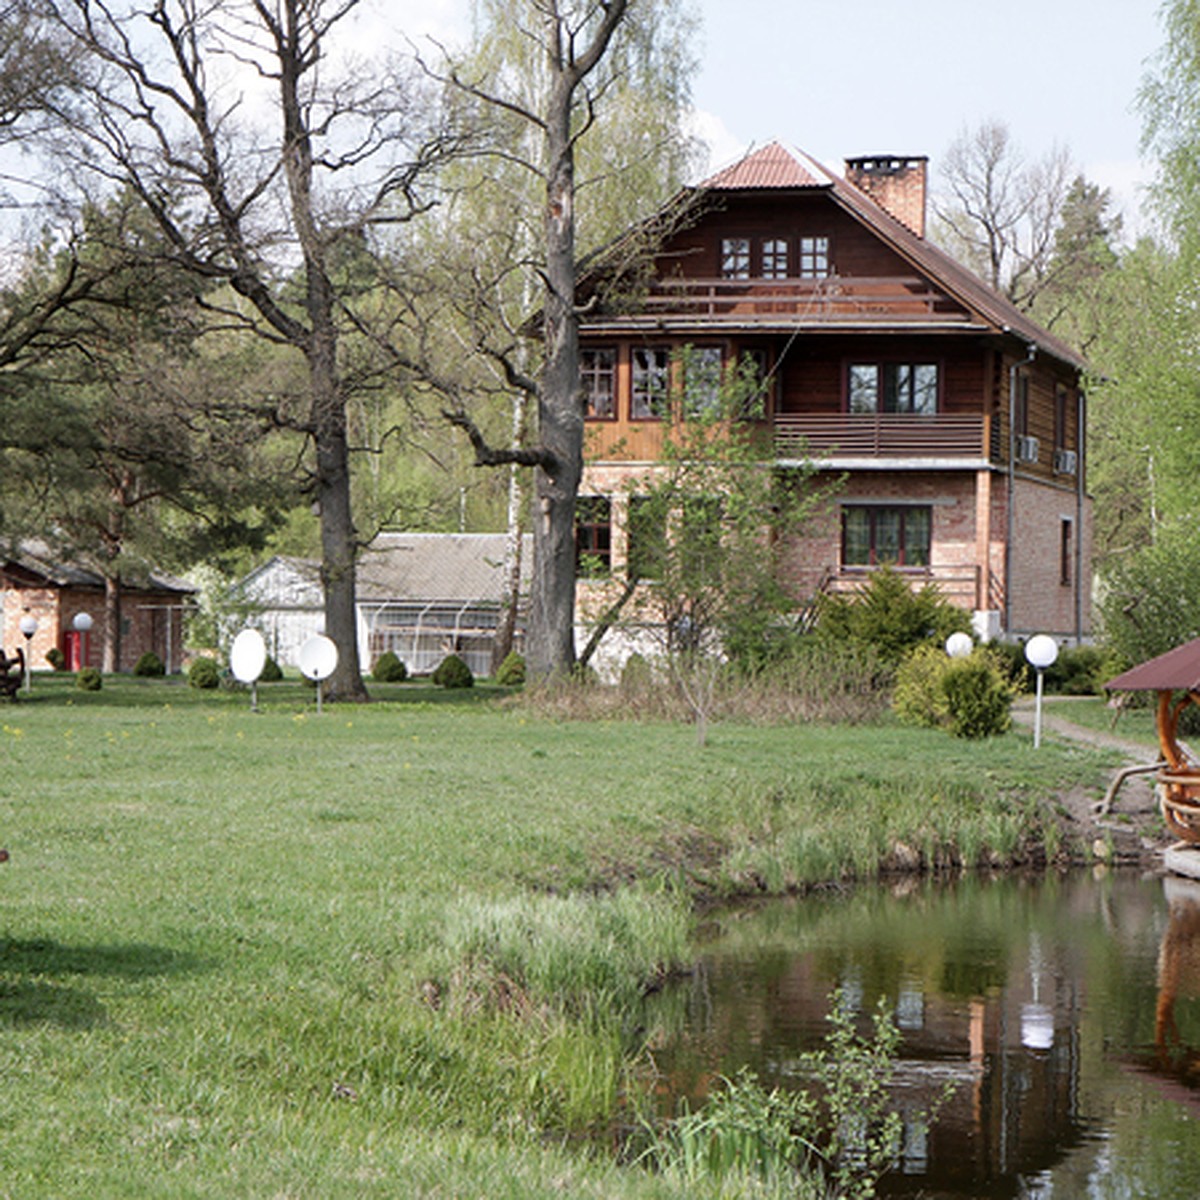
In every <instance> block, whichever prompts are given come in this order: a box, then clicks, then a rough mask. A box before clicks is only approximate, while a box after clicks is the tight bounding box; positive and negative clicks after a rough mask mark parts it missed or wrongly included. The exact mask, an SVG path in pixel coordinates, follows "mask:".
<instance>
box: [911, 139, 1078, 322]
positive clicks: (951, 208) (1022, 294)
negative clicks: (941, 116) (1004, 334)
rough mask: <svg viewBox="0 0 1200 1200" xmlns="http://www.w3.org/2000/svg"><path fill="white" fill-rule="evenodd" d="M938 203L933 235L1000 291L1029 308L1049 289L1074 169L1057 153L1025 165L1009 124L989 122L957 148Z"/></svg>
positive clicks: (948, 163) (952, 150) (945, 169)
mask: <svg viewBox="0 0 1200 1200" xmlns="http://www.w3.org/2000/svg"><path fill="white" fill-rule="evenodd" d="M941 175H942V179H943V181H944V183H945V188H946V194H945V195H943V196H942V197H941V198H940V199H939V198H936V197H935V201H934V213H935V217H936V221H935V230H934V235H935V237H936V239H937V240H938V241H941V242H942V243H943V244H945V245H946V247H947V249H948V250H950V251H951V252H952V253H954V254H955V255H956V256H957V257H959V258H960V259H961V260H962V261H964V262H965V263H967V265H968V266H970V267H971V268H972V269H974V270H975V271H976V273H977V274H979V275H980V276H981V277H982V278H983V279H984V280H986V281H987V282H988V283H989V284H991V286H992V287H993V288H995V289H996V291H998V292H1001V293H1003V294H1004V295H1005V296H1007V297H1008V298H1009V299H1010V300H1011V301H1012V302H1013V303H1014V304H1016V305H1018V306H1019V307H1021V308H1029V307H1031V306H1032V305H1033V303H1034V301H1035V300H1036V299H1037V296H1038V294H1039V292H1040V291H1041V290H1042V289H1043V287H1045V285H1046V283H1047V281H1048V279H1049V277H1050V274H1051V267H1052V263H1053V260H1054V255H1055V249H1056V246H1055V236H1056V233H1057V231H1058V228H1059V224H1060V222H1061V219H1062V212H1063V205H1064V203H1065V202H1066V199H1067V194H1068V191H1069V188H1070V184H1071V181H1072V179H1073V178H1074V170H1073V168H1072V165H1071V157H1070V154H1069V153H1068V152H1067V151H1066V150H1065V149H1064V148H1062V147H1054V148H1053V149H1051V150H1050V151H1049V152H1047V153H1046V154H1045V155H1044V156H1043V157H1042V158H1040V159H1038V160H1037V161H1035V162H1027V161H1026V159H1025V158H1024V156H1023V155H1022V154H1021V152H1020V150H1019V149H1018V148H1017V147H1016V146H1015V145H1014V144H1013V142H1012V137H1011V135H1010V133H1009V130H1008V126H1007V125H1005V124H1004V123H1003V122H1001V121H995V120H993V121H985V122H984V123H983V124H982V125H980V126H979V127H978V128H977V129H974V130H966V129H964V130H963V131H962V133H960V134H959V135H958V137H957V138H956V139H955V140H954V142H953V143H951V145H950V148H949V150H948V151H947V152H946V157H945V160H944V162H943V163H942V168H941Z"/></svg>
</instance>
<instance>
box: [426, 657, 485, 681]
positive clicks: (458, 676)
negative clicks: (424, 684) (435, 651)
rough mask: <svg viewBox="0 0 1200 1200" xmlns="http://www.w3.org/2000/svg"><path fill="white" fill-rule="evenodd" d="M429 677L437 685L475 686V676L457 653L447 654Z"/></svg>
mask: <svg viewBox="0 0 1200 1200" xmlns="http://www.w3.org/2000/svg"><path fill="white" fill-rule="evenodd" d="M431 678H432V679H433V682H434V683H436V684H437V685H438V687H444V688H469V687H474V686H475V676H474V675H473V674H471V668H470V667H468V666H467V664H466V663H465V662H463V660H462V659H461V658H459V656H458V655H457V654H447V655H446V657H445V658H443V659H442V661H441V662H440V663H438V665H437V667H436V668H435V670H434V672H433V675H432V676H431Z"/></svg>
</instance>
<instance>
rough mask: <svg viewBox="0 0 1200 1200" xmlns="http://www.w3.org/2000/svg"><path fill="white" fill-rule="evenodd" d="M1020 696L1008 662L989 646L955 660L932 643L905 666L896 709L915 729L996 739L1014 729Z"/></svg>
mask: <svg viewBox="0 0 1200 1200" xmlns="http://www.w3.org/2000/svg"><path fill="white" fill-rule="evenodd" d="M1015 693H1016V689H1015V687H1014V685H1013V684H1012V683H1011V681H1010V679H1009V675H1008V672H1007V664H1006V663H1005V661H1004V660H1003V659H999V658H997V656H996V655H995V654H993V652H992V650H991V648H990V647H984V646H977V647H976V648H975V649H974V650H973V651H972V652H971V654H970V655H969V656H968V657H967V658H951V657H950V656H949V655H948V654H947V653H946V652H945V651H944V650H943V649H942V648H941V647H940V646H937V645H935V644H934V643H932V642H930V643H926V644H924V645H921V646H918V647H917V648H916V649H914V650H913V651H911V652H910V653H909V654H908V655H907V656H906V657H905V658H904V660H903V661H902V662H901V663H900V666H899V668H898V670H897V671H896V682H895V687H894V689H893V692H892V707H893V709H894V711H895V712H896V715H897V716H898V717H899V718H900V719H901V720H902V721H904V722H906V723H907V724H910V725H924V726H927V727H930V728H934V729H945V730H947V731H948V732H949V733H952V734H953V735H954V736H955V737H962V738H985V737H994V736H996V735H998V734H1001V733H1005V732H1007V731H1008V729H1009V728H1011V726H1012V712H1011V710H1012V699H1013V696H1014V695H1015Z"/></svg>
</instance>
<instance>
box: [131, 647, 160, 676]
mask: <svg viewBox="0 0 1200 1200" xmlns="http://www.w3.org/2000/svg"><path fill="white" fill-rule="evenodd" d="M133 673H134V674H135V675H147V676H154V675H165V674H166V673H167V671H166V668H165V667H164V666H163V661H162V659H161V658H159V657H158V655H157V654H155V653H154V651H153V650H147V651H146V653H145V654H143V655H142V657H141V658H139V659H138V660H137V662H136V663H134V666H133Z"/></svg>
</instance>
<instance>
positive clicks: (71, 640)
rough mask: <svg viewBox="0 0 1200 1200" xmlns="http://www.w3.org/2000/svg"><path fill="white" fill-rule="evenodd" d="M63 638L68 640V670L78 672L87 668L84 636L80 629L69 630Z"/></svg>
mask: <svg viewBox="0 0 1200 1200" xmlns="http://www.w3.org/2000/svg"><path fill="white" fill-rule="evenodd" d="M63 636H64V637H65V639H66V656H67V670H68V671H78V670H80V669H81V668H83V667H85V666H87V663H85V662H84V656H83V638H84V635H83V634H82V633H80V631H79V630H78V629H69V630H67V632H66V633H65V634H64V635H63Z"/></svg>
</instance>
